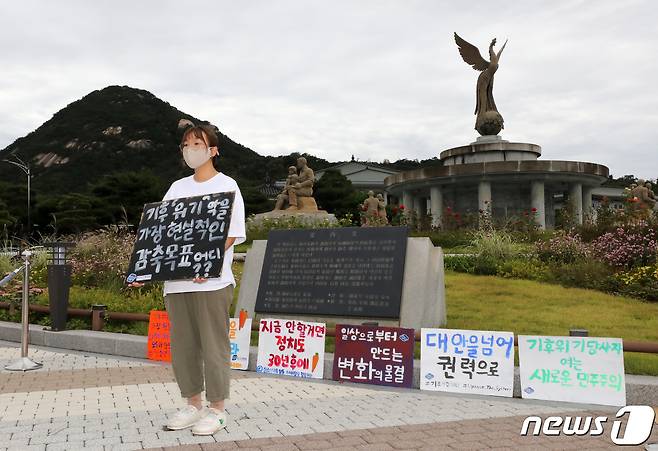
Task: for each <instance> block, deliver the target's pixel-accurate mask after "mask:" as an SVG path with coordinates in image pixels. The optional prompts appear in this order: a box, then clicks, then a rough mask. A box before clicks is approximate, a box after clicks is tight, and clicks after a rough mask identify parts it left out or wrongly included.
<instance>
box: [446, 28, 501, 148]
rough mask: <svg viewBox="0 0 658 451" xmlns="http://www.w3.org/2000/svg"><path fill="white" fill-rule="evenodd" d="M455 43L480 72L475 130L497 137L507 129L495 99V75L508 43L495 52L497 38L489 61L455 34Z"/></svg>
mask: <svg viewBox="0 0 658 451" xmlns="http://www.w3.org/2000/svg"><path fill="white" fill-rule="evenodd" d="M455 42H456V43H457V46H458V47H459V53H460V54H461V56H462V59H463V60H464V61H465V62H466V63H467V64H469V65H471V66H472V67H473V69H475V70H477V71H480V72H481V73H480V75H479V76H478V81H477V86H476V102H475V114H476V115H477V117H476V119H475V129H476V130H477V131H478V133H480V135H483V136H484V135H497V134H498V133H500V130H501V129H503V128H505V127H504V125H503V124H504V121H503V116H501V114H500V113H499V112H498V109H497V108H496V102H495V101H494V98H493V79H494V74H495V73H496V71H497V70H498V61H499V60H500V55H501V54H502V53H503V50H504V49H505V46H506V45H507V41H505V44H503V46H502V47H501V48H500V50H499V51H498V53H496V52H494V49H493V48H494V45H496V38H494V39H493V40H492V41H491V44H489V60H490V61H487V60H485V59H484V58H483V57H482V55H481V54H480V51H479V50H478V49H477V47H475V46H474V45H473V44H469V43H468V42H466V41H464V40H463V39H462V38H460V37H459V36H458V35H457V33H455Z"/></svg>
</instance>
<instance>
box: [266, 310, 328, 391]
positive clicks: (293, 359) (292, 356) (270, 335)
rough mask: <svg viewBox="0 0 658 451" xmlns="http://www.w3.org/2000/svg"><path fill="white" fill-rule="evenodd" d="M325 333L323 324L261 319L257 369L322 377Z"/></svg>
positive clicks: (296, 375) (307, 376) (282, 373)
mask: <svg viewBox="0 0 658 451" xmlns="http://www.w3.org/2000/svg"><path fill="white" fill-rule="evenodd" d="M326 335H327V327H326V325H325V324H324V323H311V322H306V321H297V320H287V319H270V318H265V319H261V320H260V324H259V327H258V363H257V365H256V372H258V373H268V374H280V375H284V376H295V377H302V378H314V379H322V376H323V372H324V339H325V337H326Z"/></svg>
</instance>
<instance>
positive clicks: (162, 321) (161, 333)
mask: <svg viewBox="0 0 658 451" xmlns="http://www.w3.org/2000/svg"><path fill="white" fill-rule="evenodd" d="M146 356H147V357H148V359H149V360H162V361H164V362H171V352H170V348H169V316H168V315H167V312H163V311H159V310H151V313H150V315H149V335H148V342H147V351H146Z"/></svg>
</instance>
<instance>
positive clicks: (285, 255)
mask: <svg viewBox="0 0 658 451" xmlns="http://www.w3.org/2000/svg"><path fill="white" fill-rule="evenodd" d="M407 235H408V231H407V230H406V228H404V227H367V228H361V227H339V228H331V229H292V230H273V231H271V232H270V235H269V238H268V240H267V241H265V240H254V242H253V245H252V247H251V248H250V249H249V250H248V251H247V256H246V260H245V266H244V271H243V276H242V281H241V283H240V293H239V296H238V301H237V306H236V309H237V310H236V311H240V310H242V309H244V310H246V311H247V312H248V315H249V317H251V318H254V319H255V320H256V321H257V320H258V319H260V318H285V319H299V320H304V321H320V322H327V323H329V324H336V323H345V324H362V323H363V322H364V321H375V322H377V323H379V325H382V326H384V325H386V326H399V327H410V328H414V329H416V330H419V329H420V328H422V327H442V326H445V324H446V306H445V285H444V265H443V251H442V249H441V248H440V247H435V246H434V245H433V244H432V242H431V241H430V239H429V238H427V237H421V238H409V237H408V236H407Z"/></svg>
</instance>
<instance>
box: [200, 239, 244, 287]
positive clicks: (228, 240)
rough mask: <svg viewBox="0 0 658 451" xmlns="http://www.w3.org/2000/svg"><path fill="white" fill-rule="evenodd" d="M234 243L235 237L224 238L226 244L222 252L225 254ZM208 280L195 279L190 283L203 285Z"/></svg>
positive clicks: (202, 278)
mask: <svg viewBox="0 0 658 451" xmlns="http://www.w3.org/2000/svg"><path fill="white" fill-rule="evenodd" d="M234 241H235V237H228V238H226V244H225V245H224V252H226V251H227V250H228V249H229V248H230V247H231V246H233V242H234ZM207 281H208V279H206V278H205V277H195V278H194V279H192V282H194V283H204V282H207Z"/></svg>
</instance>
